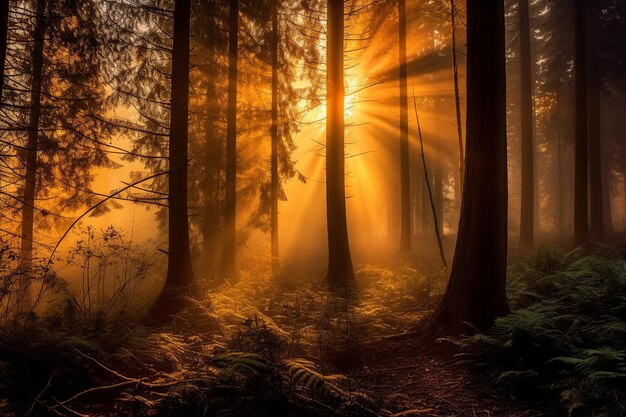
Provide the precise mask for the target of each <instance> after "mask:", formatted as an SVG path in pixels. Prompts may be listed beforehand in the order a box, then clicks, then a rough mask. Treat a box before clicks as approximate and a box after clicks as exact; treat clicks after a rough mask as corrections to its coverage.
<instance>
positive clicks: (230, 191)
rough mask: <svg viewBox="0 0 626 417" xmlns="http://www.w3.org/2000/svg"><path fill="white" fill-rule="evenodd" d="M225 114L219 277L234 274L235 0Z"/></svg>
mask: <svg viewBox="0 0 626 417" xmlns="http://www.w3.org/2000/svg"><path fill="white" fill-rule="evenodd" d="M228 26H229V32H228V33H229V34H228V39H229V41H228V116H227V119H228V121H227V123H228V126H227V128H226V184H225V198H224V249H223V253H222V279H224V280H226V279H231V280H234V279H236V277H237V276H236V275H237V264H236V262H237V261H236V256H237V229H236V222H235V220H236V205H237V59H238V54H239V1H238V0H230V15H229V18H228Z"/></svg>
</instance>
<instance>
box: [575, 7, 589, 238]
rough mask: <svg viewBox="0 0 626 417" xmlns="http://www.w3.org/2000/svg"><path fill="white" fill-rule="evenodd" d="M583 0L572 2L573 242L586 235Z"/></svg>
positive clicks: (587, 217) (585, 47) (584, 14)
mask: <svg viewBox="0 0 626 417" xmlns="http://www.w3.org/2000/svg"><path fill="white" fill-rule="evenodd" d="M585 6H586V0H576V2H575V9H576V10H575V53H574V65H575V71H576V121H575V132H576V133H575V144H574V152H575V157H574V243H575V244H576V245H582V244H583V243H585V242H586V241H587V240H588V239H589V208H588V204H589V197H588V192H589V187H588V180H589V178H588V167H587V164H588V138H587V128H588V122H587V121H588V118H587V104H588V103H587V101H588V98H587V45H586V43H587V22H586V20H587V16H586V8H585Z"/></svg>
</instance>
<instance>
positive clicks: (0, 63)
mask: <svg viewBox="0 0 626 417" xmlns="http://www.w3.org/2000/svg"><path fill="white" fill-rule="evenodd" d="M8 30H9V0H4V1H2V4H0V106H1V103H2V97H3V94H2V93H3V91H4V61H5V60H6V56H7V32H8Z"/></svg>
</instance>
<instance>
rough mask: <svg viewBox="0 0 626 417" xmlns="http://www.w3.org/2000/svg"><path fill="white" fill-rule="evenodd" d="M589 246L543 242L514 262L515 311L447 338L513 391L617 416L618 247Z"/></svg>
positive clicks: (621, 368)
mask: <svg viewBox="0 0 626 417" xmlns="http://www.w3.org/2000/svg"><path fill="white" fill-rule="evenodd" d="M591 252H592V254H584V253H583V252H582V250H577V251H574V252H570V253H565V252H563V251H561V250H559V249H556V248H553V247H548V246H542V247H540V248H539V249H537V250H536V251H535V252H534V253H532V254H531V255H529V256H527V257H526V258H523V259H521V260H519V261H518V262H516V263H514V264H513V265H511V267H510V271H509V296H510V303H511V307H512V310H513V311H512V313H511V314H510V315H509V316H507V317H503V318H500V319H498V320H497V321H496V325H495V327H494V328H493V329H492V330H491V332H489V333H488V334H476V335H474V336H469V337H464V338H462V339H460V340H451V339H448V341H451V342H452V343H454V344H456V345H458V346H460V348H461V353H460V355H459V356H460V357H461V358H463V359H464V360H468V361H470V363H472V364H474V365H476V366H477V367H478V368H479V369H482V370H484V371H485V372H487V373H488V375H490V376H491V377H492V378H493V380H494V381H497V382H498V383H499V384H501V385H503V386H505V387H507V388H508V389H509V390H510V391H511V394H512V395H514V396H515V397H524V398H531V397H532V396H533V395H536V394H537V393H548V394H549V395H553V396H554V398H555V399H556V398H558V397H560V399H561V401H562V404H563V405H564V407H566V408H567V410H568V413H569V414H570V415H591V414H593V413H594V412H599V411H604V412H607V413H616V414H619V412H618V411H619V410H620V409H621V408H620V407H621V406H620V404H621V403H622V401H623V399H624V398H626V392H624V386H625V385H624V381H625V379H626V323H625V320H626V304H625V301H626V263H625V258H624V256H623V245H621V246H619V245H618V246H616V247H613V248H601V247H596V248H595V250H592V251H591ZM603 254H608V255H603Z"/></svg>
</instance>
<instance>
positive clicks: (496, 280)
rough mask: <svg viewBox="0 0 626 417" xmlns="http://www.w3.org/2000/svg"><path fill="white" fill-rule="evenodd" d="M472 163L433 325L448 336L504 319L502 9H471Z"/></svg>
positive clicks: (474, 1)
mask: <svg viewBox="0 0 626 417" xmlns="http://www.w3.org/2000/svg"><path fill="white" fill-rule="evenodd" d="M467 58H468V68H467V70H468V74H467V122H468V125H467V126H468V130H467V148H466V151H467V158H466V164H467V165H466V172H465V188H464V194H463V203H462V207H461V219H460V222H459V234H458V238H457V244H456V251H455V255H454V261H453V264H452V270H451V273H450V280H449V282H448V286H447V288H446V292H445V294H444V296H443V299H442V300H441V302H440V303H439V305H438V307H437V309H436V311H435V313H434V316H433V321H432V322H431V329H432V330H436V329H437V328H443V330H444V331H445V332H446V333H453V334H454V333H460V332H463V331H470V332H471V331H473V330H472V328H468V327H467V325H466V324H465V323H470V324H471V325H472V326H473V328H475V329H478V330H485V329H488V328H489V327H490V326H491V325H492V324H493V321H494V319H495V318H496V317H498V316H501V315H504V314H507V313H508V306H507V302H506V293H505V283H506V255H507V143H506V76H505V59H504V1H503V0H498V1H489V2H487V1H484V0H468V2H467Z"/></svg>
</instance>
